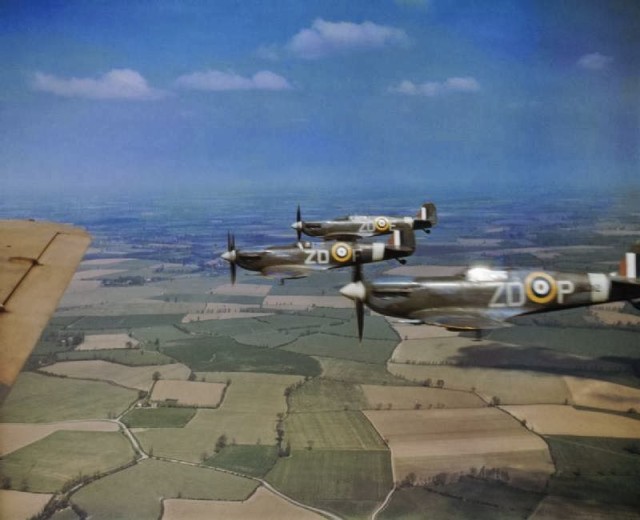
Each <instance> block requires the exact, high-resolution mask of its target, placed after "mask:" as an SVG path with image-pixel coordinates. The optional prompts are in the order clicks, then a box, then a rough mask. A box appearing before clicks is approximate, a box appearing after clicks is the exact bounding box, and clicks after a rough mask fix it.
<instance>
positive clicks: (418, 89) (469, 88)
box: [389, 76, 480, 97]
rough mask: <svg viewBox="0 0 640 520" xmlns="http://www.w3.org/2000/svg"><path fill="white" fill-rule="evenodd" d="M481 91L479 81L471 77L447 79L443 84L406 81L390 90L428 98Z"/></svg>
mask: <svg viewBox="0 0 640 520" xmlns="http://www.w3.org/2000/svg"><path fill="white" fill-rule="evenodd" d="M479 90H480V83H478V80H476V79H475V78H472V77H469V76H467V77H453V78H447V79H446V80H445V81H442V82H438V81H425V82H424V83H414V82H413V81H409V80H404V81H401V82H400V83H399V84H398V85H395V86H392V87H390V88H389V91H390V92H393V93H395V94H404V95H407V96H427V97H435V96H439V95H441V94H446V93H447V92H478V91H479Z"/></svg>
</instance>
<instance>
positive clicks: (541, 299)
mask: <svg viewBox="0 0 640 520" xmlns="http://www.w3.org/2000/svg"><path fill="white" fill-rule="evenodd" d="M525 288H526V291H527V298H529V300H531V301H532V302H534V303H541V304H545V303H550V302H552V301H553V300H554V299H555V297H556V296H557V295H558V286H557V285H556V281H555V280H554V279H553V276H551V275H549V274H547V273H542V272H537V273H531V274H530V275H529V276H527V279H526V280H525Z"/></svg>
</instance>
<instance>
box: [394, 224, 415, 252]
mask: <svg viewBox="0 0 640 520" xmlns="http://www.w3.org/2000/svg"><path fill="white" fill-rule="evenodd" d="M387 247H389V248H390V249H396V250H398V251H409V252H412V253H413V252H414V251H415V250H416V236H415V234H414V232H413V230H412V229H402V230H398V229H395V230H394V231H393V233H392V234H391V236H390V237H389V240H388V241H387Z"/></svg>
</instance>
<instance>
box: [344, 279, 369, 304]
mask: <svg viewBox="0 0 640 520" xmlns="http://www.w3.org/2000/svg"><path fill="white" fill-rule="evenodd" d="M340 294H342V296H346V297H347V298H349V299H351V300H356V301H357V300H360V301H364V300H365V298H366V296H367V289H366V287H365V286H364V284H363V283H362V282H351V283H349V284H347V285H345V286H344V287H343V288H342V289H340Z"/></svg>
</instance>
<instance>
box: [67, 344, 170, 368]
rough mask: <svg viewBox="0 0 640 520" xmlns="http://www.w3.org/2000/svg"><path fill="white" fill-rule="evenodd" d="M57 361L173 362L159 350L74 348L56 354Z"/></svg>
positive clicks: (136, 364)
mask: <svg viewBox="0 0 640 520" xmlns="http://www.w3.org/2000/svg"><path fill="white" fill-rule="evenodd" d="M56 358H57V360H58V361H86V360H95V359H101V360H103V361H111V362H112V363H120V364H121V365H127V366H150V365H168V364H171V363H175V361H174V360H173V359H171V358H170V357H169V356H165V355H164V354H162V353H161V352H156V351H154V350H143V349H138V348H135V349H124V348H121V349H112V350H106V349H105V350H74V351H72V352H63V353H59V354H57V355H56Z"/></svg>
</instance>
